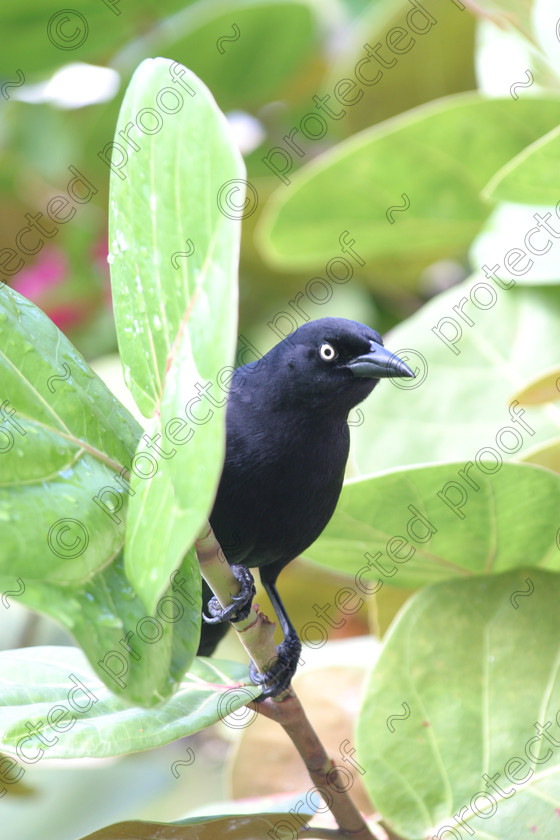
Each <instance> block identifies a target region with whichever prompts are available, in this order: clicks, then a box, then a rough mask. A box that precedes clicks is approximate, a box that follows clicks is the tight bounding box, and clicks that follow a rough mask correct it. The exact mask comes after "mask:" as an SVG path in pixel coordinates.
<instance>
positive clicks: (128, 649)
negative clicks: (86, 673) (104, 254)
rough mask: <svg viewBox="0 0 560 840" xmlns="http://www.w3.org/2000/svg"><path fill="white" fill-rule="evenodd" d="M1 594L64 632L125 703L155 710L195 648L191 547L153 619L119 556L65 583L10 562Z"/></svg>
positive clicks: (196, 593) (196, 577) (196, 606)
mask: <svg viewBox="0 0 560 840" xmlns="http://www.w3.org/2000/svg"><path fill="white" fill-rule="evenodd" d="M71 534H72V532H71ZM78 536H79V533H78ZM66 542H69V539H68V538H67V539H66ZM22 590H23V591H22ZM0 591H3V592H4V593H5V594H6V595H9V594H12V595H13V596H14V597H15V596H17V599H18V601H19V602H21V603H22V604H25V605H26V606H28V607H31V608H32V609H34V610H37V611H38V612H42V613H45V614H46V615H49V616H50V617H51V618H53V619H54V620H55V621H56V622H57V623H59V624H61V625H62V626H63V627H65V628H66V629H67V630H68V632H69V633H71V634H72V635H73V636H74V638H75V639H76V641H77V642H78V643H79V644H80V646H81V647H82V648H83V650H84V652H85V654H86V655H87V657H88V659H89V661H90V664H91V665H92V666H93V668H94V669H95V671H96V672H97V674H98V675H99V677H100V678H101V679H102V680H103V681H104V682H105V684H106V685H107V686H108V687H109V688H110V689H111V690H112V691H113V692H115V693H116V694H118V695H119V696H121V697H122V698H123V701H124V702H126V703H134V704H137V705H141V706H154V705H157V704H159V703H161V702H162V701H163V700H166V699H167V698H168V697H169V696H170V695H171V694H172V693H173V692H174V691H175V690H176V689H177V688H178V686H179V683H180V681H181V679H182V677H183V675H184V673H185V671H186V670H187V668H188V667H189V665H190V663H191V662H192V659H193V651H195V650H196V645H197V644H198V638H199V635H200V572H199V570H198V566H197V563H196V556H195V552H194V550H192V551H191V552H189V554H188V556H187V557H186V558H185V560H184V562H183V564H182V565H181V566H180V568H179V570H178V571H177V573H175V574H174V575H172V576H171V578H170V580H169V582H168V587H167V591H166V592H165V594H164V595H163V596H162V598H160V600H159V601H158V603H157V605H156V609H155V610H154V615H153V616H152V615H148V614H147V611H146V608H145V606H144V604H143V603H142V601H141V600H140V598H139V597H138V595H137V594H136V593H135V592H134V590H133V589H132V587H131V585H130V582H129V581H128V579H127V577H126V576H125V573H124V562H123V557H122V553H121V554H120V555H119V556H118V557H116V558H115V559H114V560H113V561H112V562H108V564H106V565H105V566H104V567H102V568H101V569H99V570H98V571H97V572H95V573H92V574H91V575H90V576H89V577H88V578H87V579H86V580H84V581H73V582H71V583H70V584H65V585H61V584H60V583H59V582H58V581H56V580H55V581H54V582H52V583H51V582H50V581H43V580H33V579H31V578H30V577H27V576H26V577H25V579H23V578H22V577H20V576H19V577H16V574H15V572H14V569H13V564H12V568H11V569H10V570H8V571H6V572H4V573H3V574H2V575H1V576H0ZM10 600H11V599H10Z"/></svg>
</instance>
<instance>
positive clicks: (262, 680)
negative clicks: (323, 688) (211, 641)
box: [249, 575, 301, 703]
mask: <svg viewBox="0 0 560 840" xmlns="http://www.w3.org/2000/svg"><path fill="white" fill-rule="evenodd" d="M261 580H262V575H261ZM262 584H263V586H264V588H265V590H266V594H267V595H268V597H269V598H270V602H271V604H272V606H273V607H274V612H275V613H276V615H277V616H278V621H279V622H280V627H281V628H282V632H283V634H284V639H283V641H282V642H281V644H279V645H278V647H277V648H276V656H277V659H276V660H275V661H274V662H273V664H272V665H271V667H270V668H269V669H268V670H267V671H263V672H261V671H259V670H258V669H257V667H256V665H255V663H254V662H251V664H250V666H249V674H250V677H251V679H252V681H253V682H254V683H257V685H262V686H263V693H262V694H261V695H260V696H259V697H258V698H257V700H256V701H255V702H257V703H258V702H260V701H261V700H264V699H265V698H267V697H275V696H276V695H277V694H280V693H281V692H282V691H285V690H286V689H287V688H288V687H289V685H290V683H291V681H292V677H293V676H294V674H295V672H296V670H297V666H298V662H299V657H300V653H301V642H300V640H299V636H298V634H297V633H296V630H295V627H294V626H293V624H292V622H291V621H290V619H289V617H288V613H287V612H286V609H285V607H284V604H283V603H282V600H281V598H280V595H279V593H278V590H277V589H276V583H267V582H265V581H264V580H263V581H262Z"/></svg>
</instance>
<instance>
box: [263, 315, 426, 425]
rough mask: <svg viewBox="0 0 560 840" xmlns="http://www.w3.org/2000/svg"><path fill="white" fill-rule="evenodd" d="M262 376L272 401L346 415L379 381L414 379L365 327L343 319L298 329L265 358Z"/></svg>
mask: <svg viewBox="0 0 560 840" xmlns="http://www.w3.org/2000/svg"><path fill="white" fill-rule="evenodd" d="M265 360H266V361H270V363H271V364H270V367H269V366H268V364H267V365H266V366H265V368H264V369H263V373H265V371H266V369H267V368H268V371H266V373H265V375H268V376H272V377H274V378H275V379H276V388H275V389H274V391H275V393H276V395H277V396H278V397H279V398H280V399H282V401H283V400H284V399H285V400H286V404H290V403H292V404H293V402H294V401H297V402H298V403H306V404H308V405H309V406H310V407H312V408H313V409H314V410H316V409H317V408H320V407H322V406H324V407H325V408H326V409H330V410H332V409H333V408H334V407H338V408H340V410H341V411H342V412H346V413H347V412H348V411H350V409H351V408H353V407H354V406H355V405H357V404H358V403H359V402H361V401H362V400H363V399H365V398H366V397H367V396H368V394H370V393H371V391H372V390H373V389H374V388H375V386H376V385H377V383H378V382H379V380H380V379H382V378H385V377H401V376H402V377H413V376H414V374H413V372H412V371H411V370H410V368H409V367H408V366H407V365H406V364H405V363H404V362H403V361H402V360H401V359H399V358H398V357H397V356H395V355H394V354H393V353H391V352H390V351H389V350H387V349H386V348H385V347H384V346H383V341H382V339H381V336H380V335H379V333H378V332H376V331H375V330H372V329H371V328H370V327H367V326H365V325H364V324H360V323H358V322H357V321H348V320H346V319H344V318H319V319H318V320H317V321H309V322H308V323H307V324H303V325H302V326H301V327H299V328H298V329H297V330H295V332H293V333H291V335H289V336H288V337H287V338H286V339H285V340H284V341H281V342H280V343H279V344H277V345H276V346H275V347H273V349H272V350H271V351H270V352H269V353H268V354H267V355H266V356H265V357H264V359H263V361H265Z"/></svg>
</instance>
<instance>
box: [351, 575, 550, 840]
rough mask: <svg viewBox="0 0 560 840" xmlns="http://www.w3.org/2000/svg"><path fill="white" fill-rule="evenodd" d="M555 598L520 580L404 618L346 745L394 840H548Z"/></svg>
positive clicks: (545, 582)
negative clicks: (472, 839) (354, 751)
mask: <svg viewBox="0 0 560 840" xmlns="http://www.w3.org/2000/svg"><path fill="white" fill-rule="evenodd" d="M559 598H560V576H559V575H557V574H554V573H551V572H545V571H542V570H540V569H535V568H527V569H517V570H515V571H512V572H508V573H507V574H503V575H499V576H496V577H491V578H474V579H472V580H460V581H459V580H454V581H449V582H446V583H441V584H437V585H435V586H432V587H429V588H426V589H423V590H422V591H421V592H420V593H418V594H417V595H415V596H414V597H413V599H412V600H411V601H409V602H408V604H407V606H405V608H404V610H403V612H402V613H401V614H400V617H399V618H398V619H397V621H396V623H395V624H394V625H393V628H392V630H391V631H390V633H389V635H388V636H387V637H386V642H385V646H384V649H383V651H382V653H381V656H380V657H379V660H378V661H377V663H376V664H375V666H374V668H373V671H372V673H371V678H370V681H369V685H368V687H367V689H366V693H365V696H364V703H363V707H362V712H361V715H360V720H359V723H358V734H357V747H358V758H359V761H360V763H361V764H362V767H363V770H364V771H365V772H364V774H363V780H364V784H365V785H366V787H367V789H368V791H369V793H370V795H371V798H372V801H373V802H374V803H375V805H376V807H377V808H378V809H379V811H380V812H381V814H382V815H383V818H384V820H385V821H387V822H388V823H389V825H391V826H392V827H393V829H394V830H395V831H396V832H397V833H398V834H399V835H400V836H402V837H404V838H414V840H421V839H422V840H424V838H429V840H437V838H440V839H441V838H447V837H456V838H459V837H461V838H463V837H468V836H476V837H481V838H482V837H483V838H485V840H504V838H506V837H507V838H508V840H524V838H529V837H533V836H537V837H542V838H543V840H554V838H556V837H557V836H558V824H559V819H558V813H559V803H560V761H559V752H558V748H559V745H560V740H559V736H560V714H559V710H560V676H559V668H560V651H559V646H558V638H559V634H560V613H559V611H558V599H559ZM540 727H544V730H545V732H544V733H543V734H542V735H541V734H539V733H541V732H542V729H541V728H540ZM461 820H463V821H464V824H463V826H462V825H461ZM445 826H448V829H447V830H445V828H444V827H445Z"/></svg>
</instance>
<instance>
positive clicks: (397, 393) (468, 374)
mask: <svg viewBox="0 0 560 840" xmlns="http://www.w3.org/2000/svg"><path fill="white" fill-rule="evenodd" d="M498 276H499V277H501V276H504V275H503V273H502V272H498ZM479 283H482V284H484V285H485V288H482V287H480V286H477V284H479ZM507 283H508V284H511V278H509V279H508V280H507ZM475 287H476V288H475ZM492 294H494V295H495V296H492ZM465 299H466V301H467V302H466V303H465ZM473 301H474V302H473ZM492 301H493V303H492ZM477 302H478V303H477ZM489 304H492V305H491V306H490V308H483V307H488V306H489ZM453 307H458V309H459V310H460V311H461V312H462V315H460V314H458V310H457V309H454V308H453ZM461 307H462V308H461ZM463 316H464V317H463ZM559 318H560V299H559V296H558V293H557V291H556V290H555V289H537V288H533V287H532V288H526V287H524V288H522V287H520V286H513V287H511V288H501V287H500V285H499V284H498V283H496V282H495V281H493V280H487V279H486V278H485V277H483V276H481V275H474V276H473V277H470V278H469V279H468V280H465V282H464V283H461V284H459V285H457V286H454V287H453V288H451V289H449V290H448V291H446V292H444V293H442V294H440V295H438V296H437V297H436V298H434V299H433V300H431V301H430V302H429V303H427V304H426V305H425V306H423V307H422V309H421V310H420V311H419V312H417V313H416V314H415V315H413V316H412V317H411V318H409V319H408V320H407V321H404V322H403V323H402V324H400V325H399V326H398V327H396V328H395V329H394V330H392V331H391V333H390V334H389V335H387V337H386V338H385V344H386V345H387V347H389V348H390V349H391V351H393V352H395V353H397V355H400V356H401V357H402V358H404V359H405V361H407V363H408V364H409V365H410V366H411V367H412V369H413V370H416V372H417V376H416V379H410V380H408V379H407V380H389V381H382V382H381V383H380V384H379V385H378V387H377V388H376V389H375V391H374V393H373V395H372V396H371V397H370V398H369V399H368V400H366V402H365V403H363V404H362V405H361V406H360V409H361V410H362V411H363V413H364V417H365V420H364V423H363V424H362V425H361V426H358V427H357V428H355V429H354V430H353V431H354V450H353V451H354V461H355V464H356V467H357V469H358V471H359V472H360V473H361V474H362V475H365V474H369V473H373V472H378V471H381V470H384V469H388V468H392V467H396V466H401V465H402V466H409V465H410V464H413V463H433V462H437V461H456V460H459V459H464V460H465V461H474V460H475V457H476V456H477V454H478V453H479V452H481V451H482V450H483V449H485V448H487V447H490V448H491V449H494V450H496V452H497V453H498V454H499V455H500V456H501V457H503V458H504V459H509V458H511V457H513V456H516V457H519V453H520V452H523V451H525V450H526V449H527V448H528V447H529V446H534V445H535V444H537V443H540V442H542V441H545V440H547V439H548V438H550V437H554V436H556V435H558V433H559V432H558V429H559V426H560V412H558V411H557V410H556V409H555V408H551V407H550V406H543V407H536V408H534V409H530V410H528V411H526V413H525V414H521V413H520V412H522V411H524V409H522V408H520V407H519V406H515V405H514V404H513V403H514V401H513V402H512V394H514V393H515V392H516V391H517V390H519V389H520V388H521V387H523V386H524V385H525V383H526V382H527V380H530V379H532V378H533V377H536V376H537V375H538V374H539V373H540V372H542V371H544V370H546V369H547V368H550V367H552V366H553V365H556V364H557V363H558V357H559V354H560V334H559V331H558V328H557V324H558V319H559ZM469 320H470V321H472V322H473V326H469V324H468V321H469ZM434 330H435V332H434ZM504 428H513V429H514V430H516V431H517V433H518V434H519V435H520V436H521V441H520V440H519V438H518V440H517V443H518V444H519V443H520V442H521V448H520V449H519V451H513V450H515V449H516V443H515V441H514V439H513V437H514V436H512V435H509V434H507V433H505V436H504V437H503V438H502V437H501V435H502V429H504ZM508 450H510V452H508ZM480 457H484V453H482V455H481V456H480ZM492 457H493V456H491V455H490V458H492Z"/></svg>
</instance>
